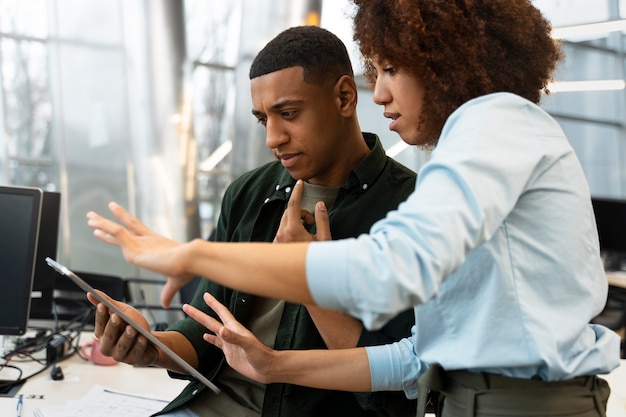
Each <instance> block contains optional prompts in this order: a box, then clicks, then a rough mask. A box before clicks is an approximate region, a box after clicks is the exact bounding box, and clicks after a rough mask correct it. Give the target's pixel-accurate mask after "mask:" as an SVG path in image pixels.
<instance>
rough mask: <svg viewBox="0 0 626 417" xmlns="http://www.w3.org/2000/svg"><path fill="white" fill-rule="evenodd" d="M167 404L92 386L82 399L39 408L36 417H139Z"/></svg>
mask: <svg viewBox="0 0 626 417" xmlns="http://www.w3.org/2000/svg"><path fill="white" fill-rule="evenodd" d="M168 402H169V401H167V400H163V399H160V398H157V397H154V396H150V395H139V394H134V393H129V392H123V391H118V390H114V389H111V388H107V387H104V386H102V385H94V386H93V388H91V390H90V391H89V392H88V393H87V394H85V395H84V396H83V397H82V398H81V399H79V400H77V401H72V402H70V403H68V404H67V405H61V406H51V407H41V408H38V409H36V410H35V412H34V414H35V417H78V416H81V417H83V416H90V417H111V416H115V417H127V416H128V417H141V416H146V417H148V416H150V415H152V414H154V413H156V412H157V411H161V410H162V409H163V407H165V405H166V404H167V403H168Z"/></svg>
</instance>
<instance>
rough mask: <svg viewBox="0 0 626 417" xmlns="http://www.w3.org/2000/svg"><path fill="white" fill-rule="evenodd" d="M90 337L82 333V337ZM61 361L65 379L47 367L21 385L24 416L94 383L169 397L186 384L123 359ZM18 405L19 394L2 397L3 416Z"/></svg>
mask: <svg viewBox="0 0 626 417" xmlns="http://www.w3.org/2000/svg"><path fill="white" fill-rule="evenodd" d="M89 337H91V336H90V335H88V336H85V335H83V336H82V337H81V339H83V340H88V338H89ZM60 365H61V367H62V368H63V374H64V376H65V378H64V379H63V380H62V381H53V380H52V379H51V378H50V371H49V370H48V371H45V372H43V373H42V374H40V375H37V376H36V377H34V378H33V379H32V380H29V381H28V382H26V384H24V386H22V388H21V389H20V391H19V393H18V394H23V395H24V405H23V407H22V417H32V416H33V412H34V410H35V409H36V408H39V407H44V406H52V405H64V404H66V403H67V401H68V400H76V399H79V398H81V397H83V396H84V395H85V394H86V393H87V392H88V391H89V390H90V389H91V387H92V386H93V385H95V384H100V385H104V386H107V387H110V388H113V389H116V390H120V391H126V392H130V393H137V394H145V395H149V394H152V395H155V396H157V397H159V398H163V399H166V400H171V399H173V398H174V397H176V395H178V393H180V391H182V389H183V388H184V387H185V386H186V385H187V382H186V381H182V380H176V379H171V378H170V377H169V376H168V375H167V372H166V371H165V370H164V369H160V368H135V367H132V366H130V365H127V364H124V363H119V364H117V365H113V366H98V365H94V364H92V363H91V362H87V361H85V360H83V359H82V358H80V357H79V356H78V355H74V356H72V357H71V358H70V359H67V360H65V361H63V362H61V363H60ZM25 368H26V367H25ZM41 396H43V398H41ZM16 405H17V398H16V397H0V416H3V417H5V416H7V417H11V416H14V415H15V407H16Z"/></svg>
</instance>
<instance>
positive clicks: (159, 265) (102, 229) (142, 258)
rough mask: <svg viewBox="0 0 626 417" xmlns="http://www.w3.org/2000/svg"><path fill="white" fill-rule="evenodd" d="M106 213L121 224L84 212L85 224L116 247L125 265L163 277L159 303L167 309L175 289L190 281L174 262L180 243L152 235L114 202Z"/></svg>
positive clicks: (190, 276) (191, 276)
mask: <svg viewBox="0 0 626 417" xmlns="http://www.w3.org/2000/svg"><path fill="white" fill-rule="evenodd" d="M109 210H111V213H113V215H114V216H115V217H116V218H117V219H118V220H119V221H120V223H121V224H118V223H116V222H114V221H112V220H109V219H106V218H104V217H102V216H101V215H99V214H97V213H95V212H93V211H90V212H89V213H87V224H88V225H89V226H90V227H91V228H93V229H94V231H93V234H94V236H95V237H97V238H98V239H100V240H101V241H103V242H106V243H109V244H111V245H115V246H119V247H120V248H121V249H122V254H123V255H124V258H125V259H126V261H127V262H128V263H130V264H132V265H136V266H139V267H142V268H146V269H150V270H152V271H155V272H157V273H160V274H163V275H166V276H167V277H168V279H167V282H166V284H165V288H164V289H163V292H162V293H161V302H162V304H163V306H164V307H166V308H167V307H169V306H170V303H171V300H172V299H173V297H174V295H175V294H176V293H177V292H178V290H180V289H181V288H182V287H183V286H184V285H185V284H186V283H187V282H189V281H190V280H191V279H192V278H193V275H191V274H187V273H185V270H184V268H183V263H182V262H179V260H178V259H177V256H179V251H177V249H180V247H181V246H182V245H183V244H182V243H180V242H176V241H173V240H171V239H168V238H166V237H164V236H161V235H159V234H157V233H154V232H153V231H152V230H150V229H149V228H148V227H147V226H146V225H144V224H143V223H142V222H141V221H139V220H138V219H137V218H136V217H134V216H132V215H131V214H130V213H128V212H127V211H126V210H124V209H123V208H122V207H121V206H119V205H118V204H116V203H109Z"/></svg>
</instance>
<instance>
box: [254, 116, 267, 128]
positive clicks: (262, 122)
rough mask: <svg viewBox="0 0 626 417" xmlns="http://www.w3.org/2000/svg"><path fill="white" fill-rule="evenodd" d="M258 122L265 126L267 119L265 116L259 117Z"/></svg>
mask: <svg viewBox="0 0 626 417" xmlns="http://www.w3.org/2000/svg"><path fill="white" fill-rule="evenodd" d="M256 122H257V123H258V124H260V125H263V126H265V125H266V124H267V119H266V118H265V117H259V118H257V119H256Z"/></svg>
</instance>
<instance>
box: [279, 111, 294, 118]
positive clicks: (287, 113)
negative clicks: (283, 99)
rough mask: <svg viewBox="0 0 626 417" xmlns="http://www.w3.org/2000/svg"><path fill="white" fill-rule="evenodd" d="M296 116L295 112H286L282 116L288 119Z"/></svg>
mask: <svg viewBox="0 0 626 417" xmlns="http://www.w3.org/2000/svg"><path fill="white" fill-rule="evenodd" d="M294 114H296V111H295V110H286V111H284V112H281V115H282V116H283V117H287V118H289V117H292V116H293V115H294Z"/></svg>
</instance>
